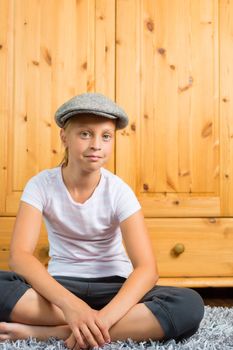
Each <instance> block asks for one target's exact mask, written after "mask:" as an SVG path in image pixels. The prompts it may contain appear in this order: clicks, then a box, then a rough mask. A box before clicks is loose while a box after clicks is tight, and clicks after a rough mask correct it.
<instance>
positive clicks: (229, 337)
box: [0, 306, 233, 350]
mask: <svg viewBox="0 0 233 350" xmlns="http://www.w3.org/2000/svg"><path fill="white" fill-rule="evenodd" d="M14 349H25V350H31V349H33V350H42V349H43V350H66V349H67V348H66V347H65V345H64V342H63V341H62V340H58V339H56V338H49V340H48V341H46V342H45V341H37V340H36V339H35V338H32V337H30V338H28V339H26V340H17V341H14V342H13V341H5V342H0V350H14ZM100 349H101V350H119V349H122V350H130V349H136V350H145V349H146V350H189V349H195V350H202V349H203V350H229V349H233V308H227V307H210V306H205V315H204V318H203V320H202V321H201V324H200V327H199V330H198V332H197V333H195V334H194V335H193V336H192V337H190V338H189V339H186V340H185V341H182V342H178V343H176V342H175V341H174V340H169V341H166V342H158V341H152V340H151V339H150V340H149V341H142V342H135V341H133V340H132V339H130V338H128V339H127V340H126V341H117V342H112V343H110V344H107V345H105V346H103V347H102V348H100Z"/></svg>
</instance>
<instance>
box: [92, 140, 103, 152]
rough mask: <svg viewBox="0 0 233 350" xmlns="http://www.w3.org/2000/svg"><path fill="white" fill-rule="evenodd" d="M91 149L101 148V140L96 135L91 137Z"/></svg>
mask: <svg viewBox="0 0 233 350" xmlns="http://www.w3.org/2000/svg"><path fill="white" fill-rule="evenodd" d="M90 147H91V149H93V150H101V148H102V147H101V141H100V139H99V138H98V137H93V139H92V142H91V146H90Z"/></svg>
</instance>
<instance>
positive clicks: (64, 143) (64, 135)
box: [60, 128, 67, 147]
mask: <svg viewBox="0 0 233 350" xmlns="http://www.w3.org/2000/svg"><path fill="white" fill-rule="evenodd" d="M60 138H61V141H62V143H63V146H64V147H66V146H67V144H66V142H67V140H66V139H67V137H66V133H65V130H64V129H62V128H61V130H60Z"/></svg>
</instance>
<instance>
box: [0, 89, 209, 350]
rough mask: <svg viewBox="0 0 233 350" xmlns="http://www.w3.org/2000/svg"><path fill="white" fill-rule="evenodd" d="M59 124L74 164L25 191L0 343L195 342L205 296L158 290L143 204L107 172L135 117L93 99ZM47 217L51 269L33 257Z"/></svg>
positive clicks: (76, 102) (4, 282) (2, 299)
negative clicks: (118, 138) (121, 133)
mask: <svg viewBox="0 0 233 350" xmlns="http://www.w3.org/2000/svg"><path fill="white" fill-rule="evenodd" d="M55 119H56V123H57V124H58V126H59V127H61V131H60V136H61V140H62V143H63V145H64V147H65V152H66V155H65V158H64V159H63V161H62V163H61V165H59V166H58V167H56V168H53V169H47V170H44V171H41V172H40V173H39V174H37V175H36V176H34V177H32V178H31V179H30V180H29V181H28V183H27V184H26V186H25V189H24V191H23V194H22V197H21V201H20V206H19V211H18V214H17V218H16V221H15V226H14V231H13V236H12V242H11V248H10V260H9V266H10V268H11V270H12V271H11V272H10V271H1V272H0V320H1V323H0V340H6V339H19V338H27V337H29V336H33V337H36V338H38V339H47V338H49V337H50V336H54V337H58V338H60V339H64V340H65V344H66V345H67V347H68V348H70V349H80V348H89V347H91V348H93V347H98V346H103V345H104V344H105V343H106V342H110V341H116V340H123V339H127V338H131V339H133V340H135V341H141V340H145V339H149V338H151V339H153V340H166V339H169V338H175V339H177V340H179V339H182V338H184V337H189V336H190V335H192V334H193V333H194V332H196V330H197V329H198V326H199V323H200V321H201V319H202V317H203V313H204V307H203V301H202V299H201V297H200V296H199V294H198V293H196V292H195V291H193V290H192V289H185V288H175V287H162V286H157V285H156V282H157V280H158V273H157V269H156V262H155V258H154V255H153V251H152V247H151V244H150V241H149V238H148V233H147V229H146V226H145V222H144V217H143V213H142V210H141V206H140V203H139V202H138V200H137V198H136V196H135V194H134V192H133V191H132V189H131V188H130V187H129V186H128V185H127V184H126V183H125V182H124V181H123V180H121V179H120V178H119V177H118V176H116V175H114V174H113V173H111V172H110V171H108V170H107V169H105V168H104V167H103V165H104V164H105V163H106V162H107V161H108V159H109V157H110V155H111V151H112V146H113V143H114V135H115V131H116V130H117V129H122V128H124V127H125V126H126V125H127V124H128V117H127V115H126V114H125V112H124V111H123V109H122V108H120V107H119V106H118V105H117V104H115V103H114V102H113V101H111V100H110V99H109V98H107V97H105V96H103V95H101V94H98V93H85V94H82V95H79V96H75V97H74V98H72V99H71V100H69V101H67V102H66V103H64V104H63V105H62V106H61V107H60V108H59V109H58V110H57V112H56V114H55ZM42 216H43V218H44V220H45V224H46V228H47V231H48V238H49V242H50V252H49V255H50V257H51V259H50V261H49V266H48V270H47V269H46V268H45V267H44V266H43V265H42V264H41V263H40V262H39V261H38V260H37V259H36V258H35V257H34V256H33V252H34V249H35V247H36V244H37V241H38V237H39V233H40V227H41V221H42ZM122 238H123V239H124V243H125V248H126V251H127V254H126V251H125V250H124V247H123V244H122Z"/></svg>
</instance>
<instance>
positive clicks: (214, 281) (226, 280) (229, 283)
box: [157, 277, 233, 288]
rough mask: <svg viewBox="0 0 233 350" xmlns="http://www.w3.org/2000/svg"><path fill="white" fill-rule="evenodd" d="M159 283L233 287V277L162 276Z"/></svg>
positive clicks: (183, 285) (198, 286)
mask: <svg viewBox="0 0 233 350" xmlns="http://www.w3.org/2000/svg"><path fill="white" fill-rule="evenodd" d="M157 284H158V285H160V286H175V287H188V288H206V287H217V288H222V287H233V277H192V278H190V277H188V278H187V277H186V278H185V277H176V278H175V277H171V278H166V277H161V278H159V280H158V283H157Z"/></svg>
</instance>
